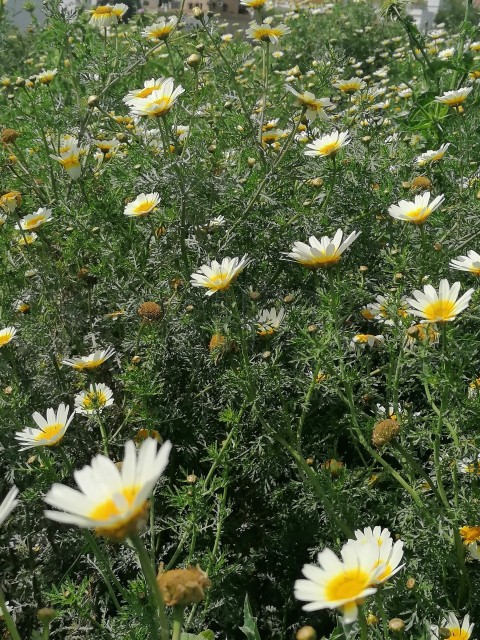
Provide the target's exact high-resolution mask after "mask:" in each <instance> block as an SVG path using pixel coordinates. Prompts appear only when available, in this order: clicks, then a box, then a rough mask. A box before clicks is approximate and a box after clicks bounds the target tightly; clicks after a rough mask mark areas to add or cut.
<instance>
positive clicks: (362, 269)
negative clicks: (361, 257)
mask: <svg viewBox="0 0 480 640" xmlns="http://www.w3.org/2000/svg"><path fill="white" fill-rule="evenodd" d="M358 270H359V271H360V273H366V272H367V271H368V267H367V266H366V265H364V264H362V265H360V266H359V267H358Z"/></svg>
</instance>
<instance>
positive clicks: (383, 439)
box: [372, 419, 400, 448]
mask: <svg viewBox="0 0 480 640" xmlns="http://www.w3.org/2000/svg"><path fill="white" fill-rule="evenodd" d="M399 433H400V423H399V422H397V420H390V419H388V420H382V421H381V422H377V424H376V425H375V427H374V429H373V433H372V443H373V445H374V446H375V447H378V448H380V447H383V446H384V445H385V444H387V443H388V442H391V441H392V440H393V439H394V438H396V437H397V436H398V434H399Z"/></svg>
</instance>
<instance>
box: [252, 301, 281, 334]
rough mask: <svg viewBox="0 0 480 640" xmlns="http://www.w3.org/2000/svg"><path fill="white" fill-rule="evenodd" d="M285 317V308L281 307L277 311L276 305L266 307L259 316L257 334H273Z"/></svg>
mask: <svg viewBox="0 0 480 640" xmlns="http://www.w3.org/2000/svg"><path fill="white" fill-rule="evenodd" d="M284 317H285V309H284V308H283V307H280V309H279V310H278V311H277V310H276V309H275V307H272V308H271V309H264V310H263V311H262V312H261V313H260V315H259V316H258V318H257V325H258V328H257V334H258V335H259V336H271V335H272V334H274V333H276V332H277V331H278V329H279V328H280V325H281V324H282V322H283V318H284Z"/></svg>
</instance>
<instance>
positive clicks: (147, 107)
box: [129, 78, 185, 118]
mask: <svg viewBox="0 0 480 640" xmlns="http://www.w3.org/2000/svg"><path fill="white" fill-rule="evenodd" d="M184 91H185V89H184V88H183V87H182V86H181V85H178V87H176V88H174V85H173V78H167V79H166V80H164V81H163V82H162V84H161V85H160V88H158V89H155V90H154V91H153V92H152V93H151V94H150V95H149V96H148V97H146V98H132V100H131V101H130V102H129V106H130V110H131V112H132V113H133V114H134V115H137V116H147V117H152V118H159V117H161V116H164V115H166V114H167V113H168V112H169V111H170V110H171V109H172V107H173V106H174V104H175V102H176V101H177V99H178V97H179V96H181V95H182V93H184Z"/></svg>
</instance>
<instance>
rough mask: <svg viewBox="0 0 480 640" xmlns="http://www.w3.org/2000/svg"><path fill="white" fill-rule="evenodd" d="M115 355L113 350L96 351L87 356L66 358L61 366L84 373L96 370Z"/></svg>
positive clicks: (110, 348) (109, 348)
mask: <svg viewBox="0 0 480 640" xmlns="http://www.w3.org/2000/svg"><path fill="white" fill-rule="evenodd" d="M114 353H115V349H113V348H112V347H108V349H97V350H96V351H94V352H93V353H91V354H90V355H88V356H77V357H76V358H68V359H66V360H62V364H65V365H67V366H68V367H72V369H76V370H77V371H85V370H89V369H97V368H98V367H100V366H101V365H102V364H103V363H104V362H105V361H106V360H108V359H109V358H111V357H112V356H113V354H114Z"/></svg>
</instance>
